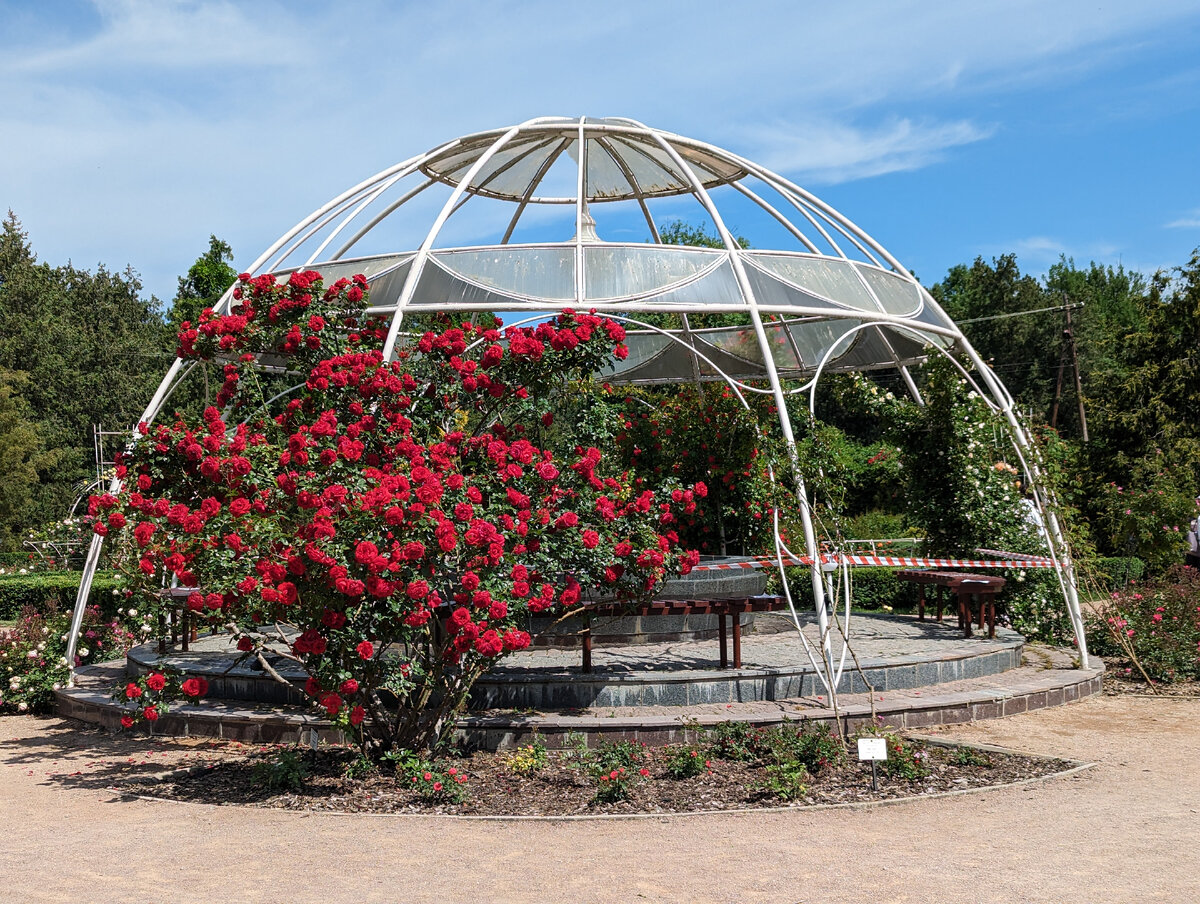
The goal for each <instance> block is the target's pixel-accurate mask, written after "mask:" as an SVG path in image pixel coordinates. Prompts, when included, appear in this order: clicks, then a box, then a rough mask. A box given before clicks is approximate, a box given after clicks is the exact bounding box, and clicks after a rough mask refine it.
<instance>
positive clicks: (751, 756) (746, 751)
mask: <svg viewBox="0 0 1200 904" xmlns="http://www.w3.org/2000/svg"><path fill="white" fill-rule="evenodd" d="M761 735H762V729H758V728H755V727H754V726H752V725H751V724H750V723H749V722H720V723H718V724H717V725H715V726H714V727H712V728H710V729H709V731H708V744H709V747H708V750H709V755H710V756H712V757H715V758H716V759H719V760H731V761H733V762H742V763H748V762H753V761H754V760H757V759H758V756H759V750H760V748H759V738H760V737H761Z"/></svg>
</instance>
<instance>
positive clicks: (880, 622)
mask: <svg viewBox="0 0 1200 904" xmlns="http://www.w3.org/2000/svg"><path fill="white" fill-rule="evenodd" d="M757 618H758V620H757V622H756V625H757V628H756V630H755V631H754V632H753V633H747V634H744V635H743V637H742V661H743V668H742V671H743V672H754V671H766V672H776V671H788V672H790V671H795V670H798V669H805V668H808V667H809V666H808V658H807V656H806V654H805V652H804V648H803V646H802V645H801V643H800V642H799V639H798V638H797V636H796V633H795V630H794V628H793V626H792V622H791V618H790V617H789V616H787V615H785V614H781V613H765V614H760V615H759V616H758V617H757ZM801 623H802V625H803V627H804V634H805V637H807V638H808V640H809V643H810V645H812V646H813V647H814V648H815V647H816V645H817V643H818V631H817V626H816V623H815V617H814V616H812V615H810V614H806V615H803V616H801ZM849 629H850V637H851V647H852V649H853V651H854V653H856V654H857V656H858V660H859V664H860V665H861V666H862V667H863V668H871V667H879V666H885V665H900V664H906V663H918V662H938V661H946V660H952V659H966V658H979V657H987V656H988V655H989V654H1001V655H1002V656H1011V657H1012V658H1013V660H1014V662H1013V665H1015V664H1016V663H1017V662H1019V656H1020V651H1019V647H1020V644H1021V637H1020V635H1018V634H1016V633H1014V632H1012V631H1008V630H1005V629H1002V628H997V630H996V639H995V640H988V639H987V637H986V636H984V635H981V634H979V633H976V635H975V636H974V637H971V638H964V637H963V636H962V633H961V632H960V631H959V630H958V629H957V628H956V627H955V626H954V622H952V621H950V620H949V619H947V620H946V621H945V622H943V623H942V624H938V623H937V622H935V621H932V620H931V621H926V622H920V621H917V619H916V618H915V617H912V616H903V615H881V614H874V613H871V614H862V615H854V616H853V617H852V618H851V620H850V625H849ZM833 650H834V656H835V659H837V658H840V656H841V650H842V641H841V637H840V635H837V634H835V635H834V637H833ZM731 654H732V645H731ZM130 655H131V658H133V659H134V660H135V661H136V662H138V663H140V664H142V665H143V666H146V667H153V666H154V665H155V664H156V663H161V664H162V665H166V666H170V667H172V668H175V669H180V670H185V671H188V672H193V673H196V672H202V673H205V674H212V673H224V674H228V675H230V676H239V677H243V676H244V677H253V676H261V675H262V674H263V672H262V670H261V668H259V667H258V666H257V664H256V663H254V661H253V659H246V658H245V657H244V656H243V655H242V654H239V653H238V652H237V651H236V650H235V649H233V648H232V645H231V642H230V639H229V638H228V637H227V636H225V635H212V636H204V637H201V638H200V639H199V640H198V641H196V642H194V643H192V644H191V649H190V651H189V652H186V653H185V652H183V651H182V650H180V649H178V648H176V649H171V650H169V651H168V653H167V654H166V655H163V656H160V655H159V654H158V653H157V650H156V648H155V647H154V646H153V645H150V644H147V645H144V646H142V647H137V648H135V649H134V651H133V652H131V654H130ZM580 660H581V653H580V651H579V650H578V649H566V650H549V649H539V648H535V649H530V650H527V651H525V652H522V653H516V654H513V655H511V656H509V657H507V658H506V659H505V660H504V661H503V662H502V663H501V664H500V665H499V666H498V667H497V668H495V669H493V670H492V672H491V673H489V677H490V678H493V679H500V680H503V679H505V678H513V679H518V680H519V679H521V678H529V677H534V676H535V675H546V676H550V675H566V674H579V666H580ZM592 663H593V673H592V674H593V676H594V677H596V678H600V677H604V676H611V677H623V676H633V675H647V674H654V673H660V674H661V673H671V672H675V673H679V672H696V671H700V672H715V673H717V674H721V673H722V670H721V669H720V661H719V646H718V642H717V640H715V639H714V640H704V641H686V642H674V643H655V644H644V645H638V646H619V647H609V648H603V647H597V648H596V649H595V650H594V652H593V657H592ZM846 664H847V669H852V668H853V662H852V660H851V659H850V657H849V655H847V659H846ZM272 665H273V667H275V668H276V669H277V670H278V671H279V672H280V673H281V674H283V675H285V676H286V677H289V678H293V677H294V678H301V677H302V676H303V672H302V671H301V670H300V669H298V668H297V667H296V666H295V665H294V664H292V663H290V662H288V661H287V660H284V659H273V661H272Z"/></svg>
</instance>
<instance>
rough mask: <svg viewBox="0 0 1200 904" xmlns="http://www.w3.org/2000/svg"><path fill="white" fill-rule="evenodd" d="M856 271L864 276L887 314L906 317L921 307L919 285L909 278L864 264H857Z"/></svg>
mask: <svg viewBox="0 0 1200 904" xmlns="http://www.w3.org/2000/svg"><path fill="white" fill-rule="evenodd" d="M858 272H859V273H861V274H862V275H863V276H864V277H865V278H866V280H867V283H868V284H869V285H870V286H871V291H873V292H874V293H875V297H876V298H878V299H879V303H880V304H882V305H883V309H884V310H885V311H887V312H888V313H889V314H895V315H897V316H899V317H908V316H911V315H913V314H915V313H916V312H917V309H918V308H920V307H921V290H920V287H919V286H918V285H917V284H916V283H914V282H912V281H911V280H907V279H905V278H904V277H903V276H899V275H897V274H895V273H888V272H887V271H885V270H880V269H879V268H877V267H869V266H867V265H866V264H859V265H858Z"/></svg>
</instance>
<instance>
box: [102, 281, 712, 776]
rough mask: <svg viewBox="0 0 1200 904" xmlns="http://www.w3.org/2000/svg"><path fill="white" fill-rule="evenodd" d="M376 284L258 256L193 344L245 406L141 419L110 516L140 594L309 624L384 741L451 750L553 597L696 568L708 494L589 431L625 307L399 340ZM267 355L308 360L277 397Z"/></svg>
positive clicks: (363, 722)
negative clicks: (254, 272) (692, 521)
mask: <svg viewBox="0 0 1200 904" xmlns="http://www.w3.org/2000/svg"><path fill="white" fill-rule="evenodd" d="M365 288H366V280H365V278H363V277H362V276H355V277H354V278H353V279H342V280H338V281H337V282H335V283H334V284H333V285H331V286H329V287H328V289H326V288H325V287H324V286H323V284H322V282H321V277H320V274H318V273H316V272H313V271H304V272H296V273H293V274H291V275H290V276H289V278H288V280H287V282H286V283H279V282H277V281H276V279H275V278H274V277H273V276H270V275H265V276H259V277H256V278H253V279H251V278H250V277H249V276H248V275H246V276H244V277H243V280H242V284H241V285H239V286H237V287H236V288H235V289H234V294H233V303H232V307H231V308H230V309H229V311H228V312H227V313H222V314H217V313H214V312H212V311H211V310H206V311H204V312H202V313H201V315H200V320H199V322H198V323H195V324H192V323H189V322H185V323H184V324H183V325H182V328H181V330H180V333H179V346H180V347H179V353H180V355H181V356H182V357H183V358H186V359H191V360H202V361H209V362H215V363H216V366H217V367H218V368H219V369H220V371H221V372H222V373H223V374H224V380H223V383H222V385H221V387H220V389H219V390H218V392H217V398H216V402H217V405H219V406H225V407H227V408H228V410H229V411H230V412H232V413H231V414H229V415H223V414H222V413H221V411H219V410H218V409H217V408H216V407H210V408H208V409H206V410H205V411H204V413H203V415H202V416H201V417H198V418H188V417H184V416H179V417H178V418H177V419H175V420H174V421H173V422H160V423H157V424H155V425H153V426H151V425H148V424H141V425H139V431H140V433H141V437H142V438H141V439H140V440H139V441H138V442H137V443H136V445H135V447H134V448H133V449H132V450H131V452H130V454H129V455H127V456H126V457H124V458H123V459H122V461H121V462H120V463H119V464H118V466H117V472H116V473H117V476H118V478H120V479H121V480H122V481H124V486H123V489H122V491H121V493H120V494H119V495H115V496H114V495H111V494H104V495H101V496H97V497H93V499H92V500H91V503H90V505H89V516H90V517H91V518H92V519H93V529H94V530H95V531H96V533H98V534H100V535H102V536H104V535H113V536H114V537H116V538H118V539H119V541H120V544H121V547H120V551H121V552H122V553H124V554H125V557H124V558H120V557H119V561H121V562H122V563H123V565H122V567H123V568H125V569H126V570H127V579H128V581H129V586H130V588H131V591H134V592H136V593H138V594H139V595H140V598H139V599H137V600H136V602H135V605H137V606H138V607H139V608H142V609H153V608H154V607H156V606H160V607H161V606H162V605H163V603H162V602H161V601H160V600H159V598H158V595H157V590H158V588H160V587H161V586H163V584H164V582H169V581H171V580H173V579H178V580H179V582H180V584H181V585H182V586H185V587H197V588H198V589H197V590H196V592H194V593H192V594H191V595H190V596H189V597H188V599H187V602H186V605H187V607H188V609H189V610H190V611H191V612H192V613H193V614H194V616H195V618H196V619H197V620H198V621H200V622H202V623H204V622H207V623H208V624H211V625H213V626H222V627H224V626H232V627H231V630H232V632H233V633H234V634H235V635H236V637H237V643H238V646H239V649H241V650H242V651H244V652H245V653H247V654H253V653H254V652H255V651H256V650H261V649H262V647H263V645H264V644H265V643H266V642H267V641H268V639H269V636H270V634H271V632H272V630H273V629H272V628H271V626H272V625H274V624H275V622H276V621H283V622H286V623H288V624H291V625H294V626H295V627H296V628H297V629H298V634H297V636H296V638H295V640H294V641H293V644H292V649H291V650H290V651H289V652H288V653H287V654H285V655H287V656H289V657H290V658H292V659H294V660H295V661H296V662H297V663H298V664H299V665H300V666H301V667H303V668H304V669H305V670H306V671H307V672H308V674H309V676H310V680H309V681H308V682H307V683H306V690H307V692H308V693H309V695H310V696H311V698H312V701H313V704H314V705H315V706H319V707H320V708H321V709H323V710H324V711H325V712H326V713H327V714H328V716H329V717H330V718H332V719H334V720H335V721H336V722H337V723H338V724H339V725H340V726H341V727H342V728H343V730H345V731H347V732H348V733H350V734H352V735H354V736H355V737H356V738H357V739H358V741H359V743H360V745H361V747H362V749H363V751H364V753H366V754H367V755H369V756H370V757H371V758H372V759H376V760H378V759H379V758H380V757H381V756H382V755H383V754H384V753H386V752H387V751H389V750H392V749H396V748H405V749H414V750H424V749H429V748H432V747H435V746H436V745H437V744H438V741H439V739H440V738H441V736H442V733H443V730H444V728H445V727H446V725H447V724H448V723H449V720H450V719H451V718H452V717H453V715H454V713H455V712H457V711H458V710H459V709H460V708H461V707H462V706H463V705H465V701H466V699H467V695H468V694H469V692H470V689H471V686H472V684H473V683H474V682H475V680H476V679H477V678H478V677H479V676H480V675H481V674H483V672H485V671H487V670H488V669H490V668H492V666H493V665H494V664H495V663H496V662H497V661H498V660H500V659H502V658H503V657H504V656H506V655H507V654H510V653H512V652H515V651H519V650H522V649H524V648H526V647H527V646H528V645H529V643H530V637H529V634H528V633H527V632H526V631H525V630H524V629H525V627H527V626H528V623H529V622H528V618H529V615H530V613H538V612H547V611H550V610H553V609H555V608H559V609H571V608H573V607H575V606H576V605H577V604H578V603H579V601H580V598H581V593H582V590H583V588H584V587H604V588H605V589H606V590H609V591H611V592H612V593H613V594H614V595H615V596H617V597H618V598H620V599H642V598H647V597H649V596H651V595H652V594H653V593H654V590H655V589H656V588H657V587H658V585H659V584H660V583H661V582H662V581H663V580H665V579H666V578H667V577H669V576H672V575H674V574H679V573H684V572H686V571H688V570H690V568H691V566H692V565H694V564H695V562H696V561H698V558H699V556H698V554H696V553H695V552H694V551H691V550H684V549H682V548H681V547H680V545H679V537H678V534H677V533H676V527H675V526H676V525H678V523H679V519H680V518H682V517H685V516H687V515H689V514H692V513H693V512H695V510H696V507H697V500H698V499H702V498H703V497H705V496H706V495H707V492H708V491H707V487H706V486H705V485H703V484H699V483H698V484H696V485H694V486H692V487H683V486H681V485H680V484H679V482H678V481H675V480H673V479H670V478H664V479H663V481H662V482H661V483H657V484H656V485H654V486H653V487H651V486H648V485H646V484H643V483H640V482H635V479H634V477H633V476H631V475H630V474H627V473H623V472H622V471H621V470H620V469H616V468H613V466H612V464H611V463H610V461H609V459H608V458H606V456H605V454H604V453H602V452H601V451H600V449H598V448H597V447H596V446H592V445H589V442H588V438H589V437H590V436H591V435H593V433H591V432H589V431H591V430H592V428H593V427H594V426H595V425H593V424H591V423H590V422H589V421H587V418H589V417H592V416H594V413H593V412H590V411H589V406H588V405H586V404H583V403H582V402H580V398H581V397H591V396H593V395H600V394H602V387H600V386H598V385H597V384H596V383H595V382H594V381H593V380H592V375H594V374H595V373H597V372H599V371H601V370H602V368H603V367H604V366H606V365H608V364H610V363H611V362H612V361H613V360H614V359H620V358H623V357H625V355H627V354H628V349H627V347H626V346H625V345H624V342H623V340H624V336H625V331H624V328H623V327H621V326H620V325H619V324H618V323H617V322H615V321H610V320H607V319H604V318H601V317H597V316H594V315H591V314H585V313H571V312H564V313H562V314H561V315H559V316H558V317H556V318H555V319H553V320H552V321H546V322H543V323H540V324H538V325H537V326H536V327H532V328H526V327H510V328H508V329H506V330H505V331H504V334H503V335H501V333H500V332H499V331H498V330H497V329H496V328H495V326H494V325H493V324H488V325H487V326H482V325H477V324H475V323H473V322H471V321H469V320H468V321H465V322H462V323H455V322H451V321H450V320H449V319H448V318H444V319H442V320H441V321H439V322H438V323H437V326H438V330H439V331H434V330H430V331H428V332H426V333H424V334H423V335H421V336H420V337H419V338H417V337H412V338H410V339H408V340H406V341H405V342H402V343H401V345H400V346H399V347H398V348H397V349H395V355H394V357H392V356H388V357H385V356H384V354H383V348H384V343H385V339H386V337H387V328H386V325H385V324H384V323H383V322H382V321H379V320H373V319H371V318H369V317H368V316H367V315H366V313H365V310H366V308H367V306H368V301H367V295H366V292H365ZM502 340H507V344H502ZM261 355H270V356H275V357H281V358H282V359H284V360H286V361H287V366H288V367H289V368H290V369H293V370H295V371H297V372H299V373H300V374H302V375H303V376H302V378H303V379H305V382H304V384H303V385H302V386H300V387H298V391H297V392H296V393H295V394H293V395H291V396H285V397H281V398H277V399H275V400H273V407H270V406H271V405H272V403H268V402H266V401H264V399H263V396H262V394H261V390H260V386H261V384H260V382H259V380H258V372H257V362H258V359H259V356H261ZM564 399H571V400H573V401H572V402H571V403H570V404H568V403H565V402H564V401H563V400H564ZM226 416H228V417H229V420H230V423H226V421H225V417H226ZM573 418H576V419H574V420H573ZM234 423H236V424H237V426H234Z"/></svg>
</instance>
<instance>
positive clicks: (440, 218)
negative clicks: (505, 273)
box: [383, 126, 521, 360]
mask: <svg viewBox="0 0 1200 904" xmlns="http://www.w3.org/2000/svg"><path fill="white" fill-rule="evenodd" d="M520 131H521V127H520V126H513V127H512V128H511V129H509V130H508V131H507V132H505V133H504V134H503V135H501V136H500V137H499V138H497V139H496V140H495V141H494V142H492V144H491V145H490V146H489V147H488V149H487V150H486V151H484V152H483V153H482V154H480V155H479V156H478V157H477V158H476V159H475V162H474V163H473V164H472V165H471V167H470V169H468V170H467V172H466V173H465V174H464V176H463V178H462V180H461V181H460V182H459V183H458V185H457V186H456V187H455V188H454V190H453V191H452V192H451V193H450V197H449V199H448V200H447V201H446V203H445V204H444V205H442V210H441V212H440V213H439V214H438V215H437V219H435V220H434V221H433V225H432V226H431V227H430V228H429V232H428V233H426V235H425V240H424V241H423V242H422V243H421V247H420V248H418V249H417V253H416V255H415V256H414V257H413V262H412V265H411V266H410V267H409V270H408V277H407V278H406V279H405V281H404V288H403V290H402V291H401V292H400V297H399V298H397V299H396V305H395V310H394V313H393V315H392V322H391V325H390V326H389V327H388V334H387V339H386V340H385V342H384V345H383V357H384V359H385V360H386V359H390V358H391V356H392V352H393V351H394V350H395V348H396V333H397V331H398V330H399V328H400V323H401V321H402V320H403V317H404V309H405V308H406V307H407V306H408V304H409V302H411V301H412V297H413V295H414V294H415V292H416V290H417V283H418V282H419V281H420V279H421V274H422V273H423V272H424V271H425V263H426V261H428V260H429V252H430V249H431V248H432V247H433V242H434V240H435V239H436V238H437V236H438V233H439V232H441V230H442V226H444V225H445V224H446V220H447V219H449V217H450V214H451V213H452V212H453V210H454V205H455V204H456V203H458V199H459V198H460V197H461V196H462V195H463V193H464V192H465V191H466V190H467V187H468V186H469V185H470V184H471V180H472V179H474V178H475V176H476V175H477V174H478V173H479V171H480V170H481V169H483V167H484V165H485V164H486V163H487V162H488V161H489V160H491V159H492V157H493V156H494V155H495V154H496V152H497V151H499V150H500V149H501V148H502V147H504V145H505V144H507V143H508V142H509V141H510V140H511V139H512V138H513V137H514V136H515V135H518V134H520Z"/></svg>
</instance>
